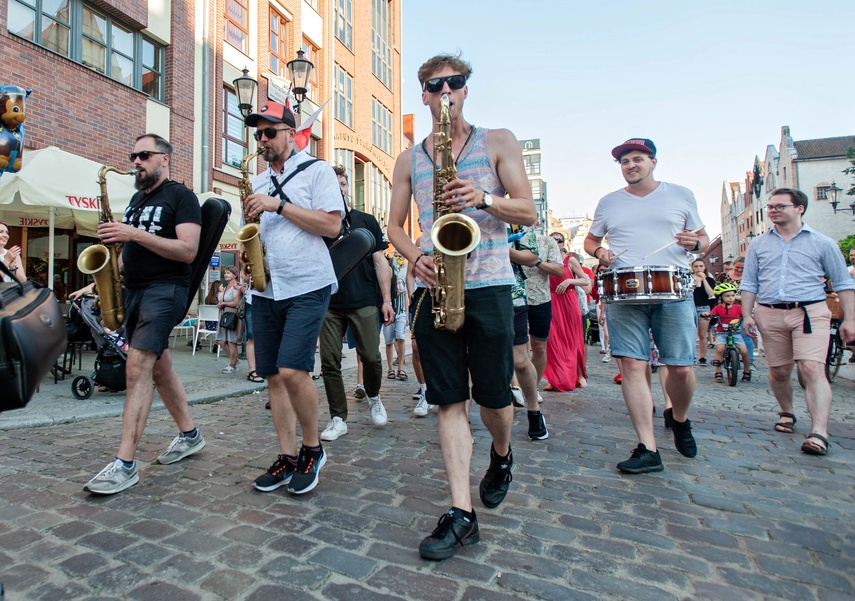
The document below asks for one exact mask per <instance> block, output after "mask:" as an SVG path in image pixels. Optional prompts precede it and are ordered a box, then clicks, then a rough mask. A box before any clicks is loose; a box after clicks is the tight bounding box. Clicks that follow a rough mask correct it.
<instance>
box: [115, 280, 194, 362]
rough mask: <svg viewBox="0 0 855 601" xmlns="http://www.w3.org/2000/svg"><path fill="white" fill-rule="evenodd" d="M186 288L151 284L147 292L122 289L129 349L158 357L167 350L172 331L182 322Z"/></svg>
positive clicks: (135, 289)
mask: <svg viewBox="0 0 855 601" xmlns="http://www.w3.org/2000/svg"><path fill="white" fill-rule="evenodd" d="M188 293H189V291H188V288H187V286H179V285H177V284H152V285H151V286H149V287H148V288H125V291H124V294H123V298H124V303H125V338H127V340H128V344H129V346H130V348H135V349H139V350H141V351H152V352H153V353H157V357H158V359H159V358H160V356H161V355H162V354H163V351H164V350H165V349H166V348H168V347H169V335H170V334H171V333H172V328H174V327H175V326H177V325H178V324H179V323H181V322H182V321H183V320H184V317H185V314H184V310H185V308H186V307H187V295H188Z"/></svg>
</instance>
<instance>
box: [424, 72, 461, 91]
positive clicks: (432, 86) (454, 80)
mask: <svg viewBox="0 0 855 601" xmlns="http://www.w3.org/2000/svg"><path fill="white" fill-rule="evenodd" d="M445 82H448V87H449V88H451V89H452V90H459V89H460V88H462V87H463V86H465V85H466V76H465V75H448V76H447V77H431V78H430V79H428V80H427V81H425V92H430V93H431V94H436V93H437V92H442V84H444V83H445Z"/></svg>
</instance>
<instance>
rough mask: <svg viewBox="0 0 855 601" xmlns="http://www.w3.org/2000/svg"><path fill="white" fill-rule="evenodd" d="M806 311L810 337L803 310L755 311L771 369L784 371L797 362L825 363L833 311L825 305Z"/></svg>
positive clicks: (758, 307) (813, 305) (812, 306)
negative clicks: (805, 328) (776, 368)
mask: <svg viewBox="0 0 855 601" xmlns="http://www.w3.org/2000/svg"><path fill="white" fill-rule="evenodd" d="M805 309H807V313H808V316H809V317H810V327H811V330H812V332H811V333H810V334H805V333H804V332H803V331H802V328H803V327H804V319H805V313H804V310H802V309H801V308H798V307H797V308H795V309H773V308H771V307H762V306H760V305H757V307H756V308H755V309H754V318H755V319H756V320H757V327H758V328H759V329H760V334H761V335H762V336H763V348H764V349H765V351H766V364H767V365H768V366H769V367H783V366H785V365H791V364H792V363H793V361H816V362H818V363H825V357H826V355H827V353H828V337H829V329H830V323H831V311H830V310H829V309H828V305H826V304H825V303H814V304H812V305H808V306H806V307H805Z"/></svg>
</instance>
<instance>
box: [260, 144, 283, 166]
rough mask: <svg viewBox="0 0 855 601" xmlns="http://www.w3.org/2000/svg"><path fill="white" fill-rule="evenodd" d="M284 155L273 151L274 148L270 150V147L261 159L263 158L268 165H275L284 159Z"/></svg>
mask: <svg viewBox="0 0 855 601" xmlns="http://www.w3.org/2000/svg"><path fill="white" fill-rule="evenodd" d="M283 154H284V153H281V152H276V151H275V150H273V149H272V148H270V147H269V146H268V147H267V148H266V149H265V150H264V153H263V154H262V155H261V158H263V159H264V160H265V161H267V162H268V163H275V162H276V161H278V160H279V159H281V158H282V156H283Z"/></svg>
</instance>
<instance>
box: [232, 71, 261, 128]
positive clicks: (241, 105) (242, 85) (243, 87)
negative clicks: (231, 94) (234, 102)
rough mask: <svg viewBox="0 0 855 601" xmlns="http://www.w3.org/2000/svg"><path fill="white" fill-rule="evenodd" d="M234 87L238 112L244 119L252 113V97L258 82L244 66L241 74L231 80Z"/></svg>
mask: <svg viewBox="0 0 855 601" xmlns="http://www.w3.org/2000/svg"><path fill="white" fill-rule="evenodd" d="M232 85H234V87H235V92H236V93H237V99H238V109H240V114H241V115H243V118H244V119H246V118H247V117H249V115H250V113H252V99H253V97H254V96H255V90H256V89H257V88H258V82H257V81H255V80H254V79H253V78H252V77H250V76H249V70H248V69H246V68H244V70H243V75H241V76H240V77H238V78H237V79H235V80H234V81H233V82H232Z"/></svg>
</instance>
